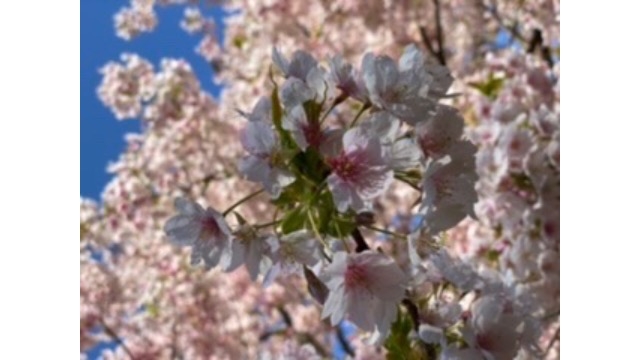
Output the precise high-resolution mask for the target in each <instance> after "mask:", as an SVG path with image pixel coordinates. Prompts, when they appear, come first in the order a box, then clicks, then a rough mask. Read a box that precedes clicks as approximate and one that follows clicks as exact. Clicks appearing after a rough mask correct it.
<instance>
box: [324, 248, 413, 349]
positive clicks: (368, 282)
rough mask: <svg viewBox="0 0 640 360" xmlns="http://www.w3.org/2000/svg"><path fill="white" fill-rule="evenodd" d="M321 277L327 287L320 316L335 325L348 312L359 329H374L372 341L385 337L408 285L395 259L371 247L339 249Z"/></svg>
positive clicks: (371, 330)
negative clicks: (350, 250) (349, 250)
mask: <svg viewBox="0 0 640 360" xmlns="http://www.w3.org/2000/svg"><path fill="white" fill-rule="evenodd" d="M322 276H323V277H324V278H325V279H326V281H325V283H326V284H327V286H328V287H329V290H330V291H329V297H328V298H327V301H326V302H325V304H324V309H323V311H322V317H323V318H327V317H330V318H331V324H332V325H337V324H338V323H339V322H340V320H342V319H343V318H344V317H345V315H347V316H348V317H349V320H350V321H351V322H353V323H354V324H355V325H357V326H358V327H359V328H360V329H362V330H364V331H368V332H374V335H373V337H372V339H371V340H372V342H379V341H382V340H384V339H385V338H386V336H387V335H388V332H389V330H390V327H391V323H392V322H393V321H394V320H395V318H396V314H397V311H398V305H399V303H400V301H401V300H402V299H403V298H404V296H405V289H406V287H407V285H408V276H407V275H406V274H405V273H404V272H403V271H402V270H400V268H399V267H398V265H397V264H396V263H395V261H394V260H393V259H392V258H390V257H388V256H385V255H383V254H380V253H378V252H375V251H371V250H367V251H364V252H361V253H358V254H347V253H345V252H338V253H336V254H334V257H333V262H332V263H331V264H329V265H328V266H327V267H326V268H325V269H324V271H323V273H322Z"/></svg>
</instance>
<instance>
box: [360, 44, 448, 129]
mask: <svg viewBox="0 0 640 360" xmlns="http://www.w3.org/2000/svg"><path fill="white" fill-rule="evenodd" d="M362 73H363V79H364V84H365V86H366V88H367V90H368V92H369V97H370V99H371V101H372V102H373V104H374V105H376V106H378V107H380V108H382V109H385V110H387V111H389V112H390V113H392V114H393V115H395V116H397V117H398V118H399V119H400V120H402V121H405V122H407V123H409V124H411V125H415V124H417V123H418V122H421V121H425V120H427V119H429V117H431V116H433V114H434V113H435V110H436V104H437V101H438V99H439V98H440V97H442V96H443V95H444V94H442V93H434V92H432V91H430V86H431V84H432V83H433V82H434V77H433V76H432V75H431V74H429V72H428V71H427V69H426V66H425V59H424V57H423V55H422V54H421V53H420V51H418V48H417V47H415V46H414V45H411V46H408V47H406V48H405V51H404V53H403V54H402V57H401V58H400V61H399V64H398V65H396V63H395V61H393V59H391V58H390V57H388V56H375V55H373V54H371V53H368V54H367V55H365V57H364V59H363V60H362Z"/></svg>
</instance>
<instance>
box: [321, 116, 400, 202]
mask: <svg viewBox="0 0 640 360" xmlns="http://www.w3.org/2000/svg"><path fill="white" fill-rule="evenodd" d="M342 146H343V147H342V151H341V152H340V153H339V154H338V155H337V156H334V157H331V158H329V159H328V161H327V162H328V164H329V167H330V168H331V171H332V172H331V175H329V177H328V178H327V183H328V185H329V189H330V190H331V193H332V195H333V201H334V203H335V204H336V207H337V208H338V210H339V211H340V212H345V211H347V209H348V208H349V207H350V208H352V209H353V210H355V211H358V212H359V211H363V210H367V209H369V208H370V207H371V202H372V200H373V199H375V198H376V197H377V196H379V195H381V194H382V193H383V192H384V191H385V190H386V189H387V188H388V187H389V185H390V184H391V181H392V180H393V170H391V168H390V167H389V166H388V165H387V161H386V160H385V154H384V149H383V147H382V144H381V143H380V141H379V140H378V139H376V138H372V137H369V136H367V135H366V134H365V132H364V131H363V130H362V129H360V128H353V129H351V130H349V131H347V132H346V133H345V134H344V136H343V138H342Z"/></svg>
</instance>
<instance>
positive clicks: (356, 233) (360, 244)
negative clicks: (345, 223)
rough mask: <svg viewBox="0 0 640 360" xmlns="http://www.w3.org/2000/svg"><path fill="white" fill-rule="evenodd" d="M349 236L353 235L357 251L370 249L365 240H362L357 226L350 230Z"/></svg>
mask: <svg viewBox="0 0 640 360" xmlns="http://www.w3.org/2000/svg"><path fill="white" fill-rule="evenodd" d="M351 236H352V237H353V240H355V242H356V252H357V253H361V252H363V251H365V250H370V249H371V248H370V247H369V245H368V244H367V242H366V241H364V237H363V236H362V233H361V232H360V230H358V228H355V229H353V231H352V232H351Z"/></svg>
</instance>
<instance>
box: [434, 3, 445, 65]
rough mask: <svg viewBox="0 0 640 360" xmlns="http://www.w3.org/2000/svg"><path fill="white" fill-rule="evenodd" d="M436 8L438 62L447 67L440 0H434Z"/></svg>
mask: <svg viewBox="0 0 640 360" xmlns="http://www.w3.org/2000/svg"><path fill="white" fill-rule="evenodd" d="M433 4H434V5H435V6H436V10H435V17H436V40H437V41H438V61H439V62H440V65H443V66H447V59H446V56H445V54H444V33H443V32H442V17H441V14H440V0H433Z"/></svg>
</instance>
